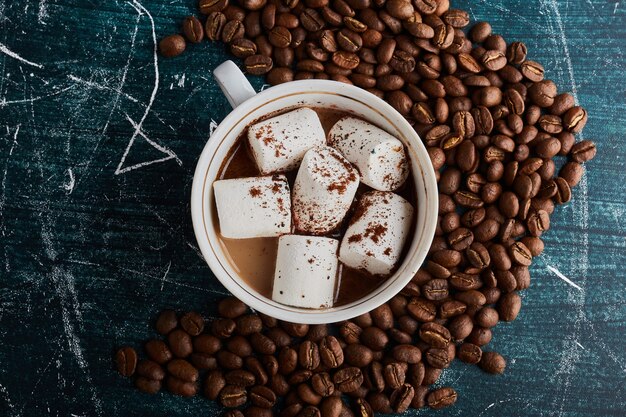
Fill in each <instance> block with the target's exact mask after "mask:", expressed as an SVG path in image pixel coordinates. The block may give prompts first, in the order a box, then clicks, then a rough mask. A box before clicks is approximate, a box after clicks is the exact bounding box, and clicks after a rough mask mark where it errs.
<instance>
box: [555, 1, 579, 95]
mask: <svg viewBox="0 0 626 417" xmlns="http://www.w3.org/2000/svg"><path fill="white" fill-rule="evenodd" d="M550 6H552V11H553V12H554V20H555V22H556V25H557V26H558V27H559V34H560V37H561V43H562V44H563V53H564V54H565V65H567V72H568V73H569V77H570V82H571V84H572V95H573V96H574V97H575V98H576V101H577V102H578V89H577V87H576V80H575V78H574V66H573V65H572V56H571V55H570V53H569V46H568V44H567V37H566V36H565V30H564V29H563V20H562V19H561V12H559V6H558V4H557V3H556V0H550Z"/></svg>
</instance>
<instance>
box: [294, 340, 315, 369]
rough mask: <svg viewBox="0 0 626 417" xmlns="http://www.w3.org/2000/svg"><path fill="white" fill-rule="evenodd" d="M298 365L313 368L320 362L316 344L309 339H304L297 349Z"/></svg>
mask: <svg viewBox="0 0 626 417" xmlns="http://www.w3.org/2000/svg"><path fill="white" fill-rule="evenodd" d="M298 359H299V361H300V366H302V367H303V368H305V369H315V368H317V367H318V366H319V364H320V354H319V349H318V347H317V344H316V343H315V342H311V341H310V340H305V341H304V342H302V344H300V348H299V351H298Z"/></svg>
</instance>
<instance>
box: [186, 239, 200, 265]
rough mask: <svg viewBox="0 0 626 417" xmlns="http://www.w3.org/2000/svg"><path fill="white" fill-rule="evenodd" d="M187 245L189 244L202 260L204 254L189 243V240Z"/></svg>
mask: <svg viewBox="0 0 626 417" xmlns="http://www.w3.org/2000/svg"><path fill="white" fill-rule="evenodd" d="M187 246H189V247H190V248H191V249H193V251H194V252H195V253H196V255H198V256H199V257H200V259H202V260H203V261H204V256H203V255H202V252H200V249H199V248H198V247H196V246H195V245H193V244H191V242H187Z"/></svg>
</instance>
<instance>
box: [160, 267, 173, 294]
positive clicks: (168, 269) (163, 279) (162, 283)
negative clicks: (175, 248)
mask: <svg viewBox="0 0 626 417" xmlns="http://www.w3.org/2000/svg"><path fill="white" fill-rule="evenodd" d="M171 266H172V261H170V263H168V264H167V269H166V270H165V274H164V275H163V278H161V291H163V286H164V285H165V278H166V277H167V274H169V273H170V267H171Z"/></svg>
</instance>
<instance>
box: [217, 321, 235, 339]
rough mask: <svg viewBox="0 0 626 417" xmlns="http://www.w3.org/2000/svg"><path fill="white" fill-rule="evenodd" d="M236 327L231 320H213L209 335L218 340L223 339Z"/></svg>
mask: <svg viewBox="0 0 626 417" xmlns="http://www.w3.org/2000/svg"><path fill="white" fill-rule="evenodd" d="M236 326H237V325H236V324H235V321H234V320H231V319H217V320H213V322H212V323H211V333H213V334H214V335H215V336H216V337H218V338H220V339H225V338H227V337H230V336H231V335H232V334H233V332H234V331H235V327H236Z"/></svg>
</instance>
